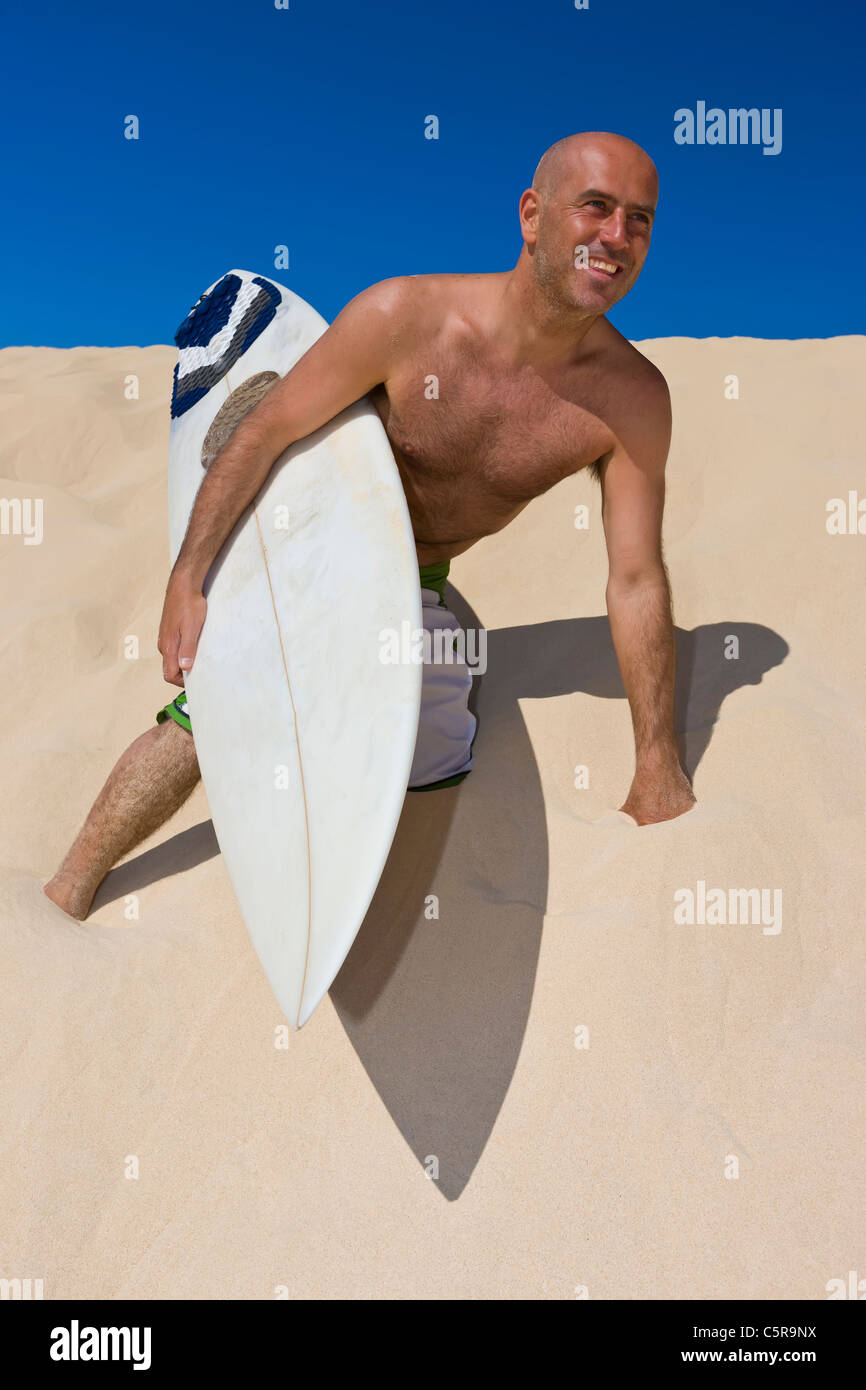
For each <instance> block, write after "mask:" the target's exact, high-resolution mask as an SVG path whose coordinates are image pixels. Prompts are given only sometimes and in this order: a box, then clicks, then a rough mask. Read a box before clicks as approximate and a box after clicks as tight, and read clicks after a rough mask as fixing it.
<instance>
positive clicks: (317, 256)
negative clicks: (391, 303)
mask: <svg viewBox="0 0 866 1390" xmlns="http://www.w3.org/2000/svg"><path fill="white" fill-rule="evenodd" d="M864 29H866V22H864V18H863V9H862V6H860V5H852V4H846V5H842V4H840V3H839V0H823V2H822V3H814V2H813V0H810V2H809V3H807V2H806V0H789V3H783V2H782V0H774V2H771V0H728V3H726V4H709V3H707V4H700V3H695V0H659V3H652V0H642V2H641V0H589V8H588V9H587V10H584V11H578V10H576V9H575V8H574V0H524V2H523V3H517V0H501V2H500V3H496V0H435V3H432V4H426V3H416V2H415V0H370V3H366V4H362V3H358V0H291V7H290V9H289V10H288V11H281V10H276V9H275V8H274V6H273V0H233V2H232V3H229V2H228V0H208V3H204V0H194V3H183V0H180V2H179V3H172V2H171V0H145V3H143V4H139V5H125V4H118V3H116V0H113V3H106V0H91V2H90V3H88V0H82V3H81V4H75V5H73V4H69V3H58V0H46V3H40V4H34V5H31V6H27V7H24V6H20V7H17V9H16V10H15V11H14V12H7V15H6V18H5V19H4V24H3V47H4V48H5V55H4V60H3V62H4V67H5V69H6V71H5V72H4V74H3V80H2V83H0V119H2V128H3V132H4V154H3V172H2V189H3V199H4V202H5V203H6V207H5V210H4V212H3V216H2V221H0V243H2V246H3V253H4V259H5V264H6V275H5V276H4V287H3V305H2V327H0V344H2V345H7V344H50V345H54V346H57V347H68V346H72V345H75V344H100V345H105V346H114V345H119V344H129V343H139V344H147V343H154V342H159V343H166V342H171V340H172V338H173V335H174V330H175V328H176V327H177V325H178V323H179V322H180V320H181V319H182V318H183V316H184V314H185V313H186V311H187V309H188V308H189V306H190V305H191V304H192V303H193V301H194V300H195V299H196V298H197V297H198V295H199V294H200V292H201V291H202V290H203V289H204V288H205V287H206V286H207V285H209V284H210V283H211V282H212V281H214V280H215V279H217V277H218V276H219V275H221V274H222V273H223V272H224V271H226V270H228V269H230V268H231V267H232V266H239V267H242V268H245V269H250V270H257V271H261V272H263V273H264V274H270V275H272V276H273V277H274V278H275V279H277V280H283V281H285V282H286V283H288V284H289V285H290V286H291V287H292V288H293V289H294V290H296V291H297V293H299V294H301V295H303V297H304V298H306V299H308V300H310V301H311V302H312V303H313V304H314V305H315V306H316V308H318V309H319V310H320V312H321V313H323V314H324V315H325V316H326V317H327V318H329V319H330V318H333V316H334V315H335V314H336V313H337V312H338V310H339V309H340V308H341V306H342V305H343V304H344V303H345V302H346V300H347V299H349V298H351V296H352V295H353V294H356V293H357V292H358V291H359V290H361V289H363V288H364V286H366V285H368V284H372V283H373V282H374V281H376V280H381V279H384V278H385V277H386V276H389V275H396V274H403V273H413V274H423V273H425V272H431V271H478V270H503V269H506V268H508V267H509V266H511V265H512V264H513V263H514V261H515V260H516V258H517V255H518V252H519V249H520V237H519V231H518V225H517V213H516V205H517V200H518V197H519V195H520V193H521V191H522V190H523V188H524V187H526V185H527V184H528V183H529V181H530V179H531V175H532V170H533V168H534V166H535V163H536V161H537V160H538V158H539V156H540V154H541V153H542V151H543V150H544V149H545V148H546V147H547V146H548V145H549V144H551V143H552V142H553V141H554V140H556V139H559V138H560V137H561V136H563V135H567V134H570V133H571V132H573V131H576V130H585V129H607V130H614V131H619V132H621V133H623V134H626V135H629V136H631V137H632V138H633V139H635V140H637V141H638V142H639V143H640V144H642V145H644V147H645V148H646V149H647V150H648V151H649V153H650V154H651V155H652V156H653V158H654V159H655V161H656V163H657V164H658V166H659V170H660V173H661V201H660V205H659V215H658V220H657V223H656V229H655V233H654V239H653V245H652V248H651V250H650V255H649V259H648V261H647V265H646V267H645V269H644V272H643V276H642V278H641V280H640V281H639V283H638V285H637V287H636V288H635V289H634V290H633V291H632V293H631V295H629V296H628V297H627V298H626V299H625V300H624V301H623V302H622V304H621V305H619V306H618V307H617V308H616V309H615V310H614V311H613V313H612V314H611V319H612V321H613V322H614V323H615V324H616V325H617V327H618V328H620V330H621V331H622V332H624V333H625V334H626V335H627V336H628V337H630V338H633V339H639V338H648V337H663V336H667V335H669V334H688V335H692V336H695V337H710V336H716V335H718V336H722V337H725V336H729V335H732V334H744V335H750V336H756V337H771V338H772V337H778V338H802V337H828V336H831V335H834V334H839V333H856V332H862V331H863V330H864V323H866V317H864V293H863V275H862V268H861V261H862V256H863V250H862V243H863V228H864V218H866V206H864V201H866V200H864V188H863V172H862V171H863V167H864V157H863V150H862V131H863V114H862V112H863V48H864V44H863V40H864ZM701 100H702V101H705V102H706V103H707V106H708V107H711V106H718V107H720V108H722V109H724V110H727V109H728V108H730V107H740V106H745V107H758V108H768V109H771V110H772V109H775V108H777V107H780V108H782V111H783V126H782V132H783V144H782V151H781V153H780V154H778V155H775V156H773V155H764V154H763V153H762V150H761V148H760V146H752V145H747V146H739V145H733V146H729V145H724V146H721V145H719V146H712V147H711V146H709V145H703V146H700V145H691V146H689V145H677V144H676V143H675V142H674V138H673V132H674V112H675V111H676V110H677V108H680V107H690V108H691V109H692V110H694V109H695V107H696V103H697V102H698V101H701ZM129 114H135V115H136V116H138V117H139V120H140V123H141V138H140V139H139V140H138V141H129V140H126V139H124V138H123V119H124V117H125V116H127V115H129ZM430 114H435V115H437V116H438V117H439V121H440V138H439V139H438V141H431V140H426V139H425V138H424V118H425V116H428V115H430ZM280 243H285V244H287V245H288V247H289V253H290V268H289V270H288V271H278V270H275V269H274V259H273V257H274V250H273V248H274V247H275V246H276V245H277V244H280Z"/></svg>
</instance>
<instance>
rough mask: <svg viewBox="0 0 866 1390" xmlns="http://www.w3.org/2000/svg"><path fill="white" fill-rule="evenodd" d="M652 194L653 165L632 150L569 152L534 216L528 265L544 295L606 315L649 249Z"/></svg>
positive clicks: (630, 282)
mask: <svg viewBox="0 0 866 1390" xmlns="http://www.w3.org/2000/svg"><path fill="white" fill-rule="evenodd" d="M657 196H658V180H657V177H656V173H655V169H654V168H653V166H652V164H651V162H650V160H649V159H648V158H647V156H646V155H645V154H643V152H642V151H640V150H638V149H637V148H634V149H633V148H632V147H631V146H630V145H625V144H623V145H616V146H615V147H613V148H612V149H607V148H603V147H602V148H592V149H587V150H583V151H581V152H580V153H578V154H575V155H573V156H572V157H571V159H570V160H569V162H568V164H567V166H566V167H565V169H564V170H563V171H562V174H561V177H560V178H558V180H557V184H556V187H555V188H553V189H552V190H550V191H549V192H548V194H547V196H546V197H545V196H542V197H541V199H540V204H539V208H538V214H537V217H536V219H535V244H534V251H533V266H534V270H535V275H536V278H537V280H538V283H539V286H540V287H541V289H542V291H543V293H544V295H545V297H546V298H547V300H548V301H549V302H551V303H553V304H555V305H556V306H557V307H561V308H563V309H566V310H567V309H573V308H576V309H582V310H584V311H586V312H589V313H593V314H605V313H607V311H608V310H609V309H610V308H611V307H612V306H613V305H614V304H616V303H617V301H618V300H620V299H622V297H623V295H625V294H628V291H629V290H630V289H631V287H632V285H633V284H634V283H635V281H636V280H637V278H638V276H639V275H640V272H641V268H642V266H643V263H644V260H645V259H646V254H647V251H648V250H649V243H650V234H651V231H652V223H653V215H654V210H655V205H656V199H657ZM581 248H582V249H581ZM587 261H588V264H587V263H586V262H587Z"/></svg>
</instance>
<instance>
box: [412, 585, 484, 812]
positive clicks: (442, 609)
mask: <svg viewBox="0 0 866 1390" xmlns="http://www.w3.org/2000/svg"><path fill="white" fill-rule="evenodd" d="M421 619H422V622H423V625H424V631H425V632H428V633H429V634H430V637H431V641H430V643H429V653H425V655H428V656H429V659H428V660H425V662H424V674H423V677H422V681H421V718H420V720H419V722H418V738H417V741H416V743H415V756H414V758H413V759H412V771H411V773H410V774H409V791H433V789H434V788H437V787H451V786H455V785H456V784H457V783H458V782H462V781H463V778H464V777H466V776H467V775H468V773H469V772H471V770H472V752H471V749H472V740H473V739H474V737H475V724H476V720H475V715H474V714H473V713H472V712H471V710H470V709H469V704H468V701H469V692H470V690H471V689H472V675H471V673H470V671H469V667H468V666H467V665H466V662H465V661H464V660H463V659H462V658H460V659H456V654H455V660H453V661H437V660H436V657H437V653H438V652H439V651H441V649H442V648H443V647H444V646H445V645H446V643H447V634H448V633H457V632H459V631H460V624H459V623H458V621H457V619H456V618H455V616H454V614H453V613H452V612H451V610H450V609H449V607H448V605H447V604H446V602H445V600H444V598H441V597H440V595H439V593H438V591H437V590H436V589H423V588H422V590H421ZM437 631H439V632H441V633H443V637H444V640H442V639H440V640H439V641H438V642H437V641H436V640H434V639H435V634H436V632H437ZM448 645H450V646H453V639H452V642H451V643H450V644H448Z"/></svg>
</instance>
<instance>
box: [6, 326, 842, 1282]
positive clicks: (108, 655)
mask: <svg viewBox="0 0 866 1390" xmlns="http://www.w3.org/2000/svg"><path fill="white" fill-rule="evenodd" d="M643 347H644V350H645V351H646V352H647V353H648V355H649V356H650V357H651V358H652V359H653V360H654V361H656V362H657V363H658V364H659V366H660V367H661V368H662V369H663V370H664V371H665V373H666V374H667V376H668V379H669V381H670V384H671V388H672V391H673V395H674V402H675V416H676V434H675V439H674V445H673V450H672V457H671V464H670V484H669V506H668V513H667V523H666V541H667V556H668V562H669V566H670V570H671V575H672V580H673V583H674V588H675V596H676V617H677V623H678V627H679V631H680V651H681V661H682V677H683V679H682V684H683V687H684V688H685V687H688V688H689V690H690V695H689V700H688V705H687V707H686V711H685V713H686V719H685V723H686V727H687V750H688V760H689V765H690V767H691V768H692V769H693V770H695V788H696V791H697V794H698V797H699V806H698V808H697V809H696V810H695V811H693V812H692V813H690V814H689V815H688V816H686V817H684V818H682V819H681V820H678V821H675V822H672V823H670V824H666V825H661V826H655V827H650V828H646V829H642V830H638V829H637V828H636V827H635V826H634V825H633V823H632V822H631V821H629V820H628V819H627V818H625V817H622V816H620V815H617V814H616V813H615V812H614V811H612V810H611V808H614V807H616V806H617V805H618V804H619V802H621V801H622V800H623V798H624V796H625V793H626V791H627V788H628V784H629V780H630V775H631V766H632V745H631V737H630V726H629V720H628V712H627V707H626V704H625V701H624V699H623V696H622V690H621V687H620V685H619V682H618V678H617V673H616V667H615V663H614V659H613V654H612V651H611V647H610V640H609V636H608V633H607V627H606V620H605V619H604V617H603V614H604V585H605V576H606V564H605V551H604V543H603V536H602V532H601V527H600V519H599V505H598V495H597V491H596V490H595V489H594V488H593V486H592V484H591V483H590V481H589V480H588V479H587V478H585V477H578V478H573V479H569V480H567V481H566V482H564V483H563V484H561V485H560V486H558V487H557V488H555V489H553V490H552V491H551V492H550V493H548V494H547V495H546V496H544V497H543V498H541V499H539V500H538V501H536V502H535V503H534V504H533V505H532V506H531V507H530V508H529V509H528V510H527V511H526V512H524V513H523V514H522V515H521V516H520V517H519V518H518V520H517V521H516V522H515V523H514V524H513V525H512V526H511V527H510V528H508V529H507V530H506V531H505V532H503V533H501V534H500V535H498V536H495V537H492V538H491V539H489V540H487V541H485V542H484V543H482V544H481V545H479V546H478V547H477V548H476V549H475V550H473V551H471V552H470V553H468V554H467V555H465V556H462V557H461V558H460V559H458V560H457V561H456V562H455V564H454V566H453V570H452V574H453V578H454V580H455V584H456V587H457V588H458V589H459V591H460V593H461V595H462V597H463V600H464V605H463V607H462V608H459V610H458V611H460V613H461V615H463V616H464V618H465V619H466V620H467V621H469V620H470V609H471V610H472V611H474V613H475V614H476V615H477V618H478V620H480V621H481V622H482V623H483V624H485V626H486V627H487V628H488V629H489V634H490V635H489V670H488V673H487V675H486V676H485V677H484V680H483V683H482V684H481V686H480V689H479V690H478V692H477V702H478V703H477V709H478V714H479V717H480V721H481V722H480V729H479V734H478V740H477V744H476V770H475V771H474V773H473V774H472V776H471V777H470V778H469V779H468V781H467V782H466V783H465V785H464V786H462V787H461V788H459V789H457V790H454V791H447V792H443V793H439V794H436V795H433V794H430V795H426V796H425V795H420V796H415V797H412V798H410V799H409V802H408V804H407V807H406V810H405V813H404V818H403V822H402V824H401V826H400V829H399V832H398V835H397V839H396V841H395V845H394V849H393V851H392V855H391V859H390V861H389V865H388V867H387V869H386V872H385V875H384V877H383V880H382V884H381V886H380V890H379V893H378V895H377V898H376V900H375V902H374V905H373V907H372V909H371V912H370V915H369V917H368V920H367V923H366V924H365V927H364V929H363V931H362V933H361V936H360V937H359V940H358V942H357V944H356V947H355V949H354V951H353V953H352V955H351V957H350V960H349V962H348V964H347V966H346V968H345V969H344V971H343V973H342V975H341V976H340V979H339V981H338V984H337V986H336V987H335V989H334V991H333V995H332V997H331V998H330V999H328V1000H326V1001H325V1002H324V1003H323V1004H322V1006H321V1007H320V1009H319V1010H318V1012H317V1013H316V1015H315V1016H314V1018H313V1019H312V1021H311V1022H310V1023H309V1024H308V1026H307V1027H306V1028H305V1029H304V1031H303V1032H302V1033H300V1034H298V1035H292V1036H291V1038H290V1041H289V1045H288V1048H287V1049H277V1048H276V1047H275V1045H274V1044H275V1036H276V1033H277V1030H278V1029H279V1026H280V1024H281V1022H282V1020H281V1018H280V1015H279V1013H278V1010H277V1008H276V1005H275V1003H274V1000H273V998H272V996H271V993H270V990H269V988H268V985H267V983H266V982H265V979H264V977H263V975H262V972H261V970H260V968H259V965H258V962H257V960H256V957H255V955H254V953H253V950H252V948H251V946H250V944H249V942H248V940H247V937H246V933H245V930H244V928H243V925H242V923H241V921H240V918H239V915H238V911H237V908H236V906H235V902H234V899H233V896H232V893H231V890H230V887H229V884H228V881H227V879H226V875H225V872H224V869H223V865H222V861H221V859H220V857H219V853H218V849H217V845H216V842H215V840H214V836H213V831H212V828H211V826H210V823H209V818H208V808H207V802H206V799H205V796H204V793H203V791H202V790H201V789H199V790H198V791H197V792H196V794H195V795H194V797H193V798H192V800H191V801H190V802H189V803H188V804H187V805H186V807H185V808H184V809H183V811H182V812H181V813H180V814H179V815H178V817H177V818H176V820H175V821H173V822H172V823H171V824H170V825H169V826H168V827H166V828H165V829H164V830H163V831H161V832H160V833H158V834H157V835H155V836H154V837H153V838H152V840H151V841H149V842H148V844H147V845H146V846H144V847H143V848H142V849H141V850H139V851H136V852H135V853H133V854H132V855H130V856H129V858H128V860H127V862H126V863H125V864H124V865H123V866H122V867H121V868H120V869H118V870H117V871H115V872H114V873H112V874H111V875H110V876H109V878H108V879H107V881H106V883H105V884H104V885H103V887H102V889H101V890H100V893H99V895H98V897H97V900H96V903H95V906H94V910H93V912H92V914H91V916H90V918H89V919H88V921H87V922H86V923H85V924H83V925H76V924H74V923H72V922H71V921H70V920H69V919H68V918H66V917H65V916H64V914H63V913H62V912H61V911H60V910H59V909H58V908H56V907H55V906H54V905H53V904H52V903H50V902H48V901H47V900H46V899H45V898H44V896H43V895H42V893H41V888H40V884H41V883H42V882H43V881H44V879H45V878H46V877H47V876H48V875H49V874H50V873H51V872H53V870H54V868H55V867H56V864H57V862H58V860H59V858H60V857H61V856H62V854H63V853H64V852H65V850H66V848H67V846H68V844H69V842H70V840H71V838H72V836H73V834H74V832H75V831H76V830H77V828H78V826H79V824H80V822H81V820H82V818H83V816H84V814H85V812H86V810H87V808H88V806H89V804H90V802H91V800H92V798H93V796H94V795H95V793H96V791H97V790H98V788H99V786H100V785H101V783H102V780H103V778H104V776H105V775H106V773H107V772H108V769H109V767H110V766H111V764H112V763H113V761H114V759H115V758H116V756H117V755H118V754H119V753H120V751H121V750H122V749H123V748H124V747H125V746H126V744H127V743H128V742H129V741H130V740H131V739H132V738H133V737H134V736H135V735H137V734H138V733H139V732H141V731H142V729H144V728H145V727H147V726H148V725H149V723H150V722H151V721H152V720H153V715H154V711H155V710H156V708H157V707H158V706H159V705H160V704H161V703H164V702H165V701H166V700H167V699H168V698H169V696H170V694H171V689H170V688H169V687H167V686H165V685H164V684H163V682H162V679H161V664H160V659H159V657H158V656H157V654H156V650H155V642H156V631H157V625H158V620H159V615H160V611H161V605H162V595H163V590H164V584H165V579H166V574H167V561H168V543H167V534H166V532H167V527H166V515H165V512H166V506H165V500H166V499H165V460H166V444H167V438H168V395H169V390H170V375H171V370H172V365H173V361H174V353H173V350H172V349H170V348H168V347H152V348H148V349H145V350H141V349H137V348H131V349H120V348H118V349H98V348H82V349H77V350H75V351H55V350H50V349H18V348H15V349H7V350H6V351H4V352H2V353H0V385H2V395H0V407H2V420H0V439H2V447H3V459H4V463H3V467H2V474H3V477H2V480H0V490H2V494H3V495H5V496H7V497H9V498H16V497H17V498H25V497H39V498H42V499H44V539H43V541H42V543H41V544H40V545H32V546H27V545H25V544H24V540H23V537H22V536H20V535H18V536H16V535H12V534H10V535H3V536H0V557H2V565H3V575H4V586H3V604H2V614H3V635H2V645H3V663H4V664H3V670H4V681H3V686H2V694H0V698H2V702H3V706H2V724H0V728H2V765H3V774H4V776H3V787H4V795H3V804H2V817H3V825H2V866H0V867H2V879H3V893H2V897H3V904H4V905H3V910H2V936H0V963H2V979H3V983H2V1033H0V1049H2V1056H0V1074H2V1092H3V1094H2V1113H3V1142H2V1160H0V1205H2V1211H3V1220H2V1235H0V1239H2V1247H0V1276H2V1277H4V1278H14V1277H31V1278H42V1279H43V1280H44V1291H45V1297H46V1298H71V1297H79V1296H93V1297H102V1298H120V1297H128V1298H142V1299H144V1298H193V1297H208V1298H233V1299H251V1298H273V1297H274V1296H275V1290H279V1289H282V1290H284V1291H287V1292H288V1294H289V1296H312V1297H324V1298H409V1299H413V1298H470V1299H487V1298H529V1299H568V1298H574V1297H575V1296H576V1290H579V1289H581V1288H585V1289H586V1290H587V1291H588V1295H589V1297H590V1298H593V1299H612V1298H630V1299H654V1298H677V1299H679V1298H710V1297H722V1298H737V1297H747V1298H758V1299H766V1298H775V1297H790V1298H797V1299H822V1298H826V1297H827V1293H826V1291H825V1290H826V1284H827V1281H828V1280H830V1279H833V1278H845V1279H847V1277H848V1272H849V1270H851V1269H858V1270H859V1273H860V1276H861V1277H864V1276H866V1245H864V1241H863V1234H862V1227H858V1211H859V1208H860V1194H861V1192H862V1158H861V1155H860V1153H859V1152H858V1144H857V1139H858V1135H862V1127H863V1109H864V1099H863V1098H864V1095H866V1087H864V1075H863V1073H864V1067H863V1048H862V1026H861V1025H862V1020H861V1017H860V1015H859V1004H858V1000H859V998H860V997H861V996H862V982H863V975H864V970H863V962H864V944H863V942H864V930H863V928H864V922H863V918H864V913H863V903H864V899H866V884H864V875H863V869H862V865H863V859H864V848H863V847H864V843H866V836H864V810H863V802H864V790H866V750H864V737H863V730H864V727H866V724H864V695H863V680H862V676H863V652H864V643H866V618H864V607H863V587H862V580H863V571H864V557H866V536H850V535H849V536H831V535H828V533H827V530H826V526H825V506H826V503H827V501H828V500H829V499H830V498H833V497H842V498H846V499H847V496H848V492H849V490H851V489H854V488H857V487H858V486H860V487H862V488H864V489H866V483H864V473H863V464H862V457H863V444H862V439H861V438H860V437H859V435H858V433H857V432H856V425H855V419H856V417H857V416H859V414H860V403H861V397H862V390H863V387H862V382H863V376H864V368H866V340H864V339H862V338H840V339H834V340H830V341H815V342H759V341H752V340H748V339H736V338H735V339H729V340H719V339H709V340H706V341H697V342H696V341H689V340H684V339H673V340H665V341H653V342H650V343H646V344H644V345H643ZM129 374H134V375H135V376H137V377H138V378H139V380H140V399H139V400H137V401H136V400H126V399H125V398H124V380H125V378H126V377H127V376H128V375H129ZM729 374H735V375H736V376H737V377H738V378H739V391H740V395H739V399H738V400H727V399H725V396H724V380H725V377H726V376H728V375H729ZM581 503H587V504H588V506H589V513H590V524H589V529H588V530H576V529H575V527H574V524H573V523H574V509H575V507H576V506H578V505H579V504H581ZM455 602H457V600H455ZM731 635H734V636H738V637H739V640H740V647H739V659H738V660H728V659H726V657H725V644H726V640H727V639H728V638H729V637H730V636H731ZM130 636H133V637H137V638H138V641H139V643H140V657H139V658H138V659H137V660H135V659H127V657H126V656H125V654H124V643H125V641H126V639H127V638H129V637H130ZM580 764H584V765H586V766H587V767H588V769H589V783H590V784H589V788H588V789H577V788H575V786H574V769H575V767H576V766H577V765H580ZM699 880H703V881H704V882H706V884H707V886H708V888H713V887H722V888H725V889H729V888H752V887H757V888H764V889H768V890H772V889H777V888H778V889H781V890H782V894H783V918H782V927H781V931H779V932H778V933H776V934H773V933H772V932H769V933H765V932H764V930H763V928H762V926H761V925H760V924H754V925H753V924H737V925H727V926H721V925H692V926H688V925H683V924H677V923H676V922H675V921H674V893H675V892H676V891H677V890H678V889H680V888H691V889H696V886H697V883H698V881H699ZM429 894H435V895H437V897H438V903H439V917H438V920H428V919H427V918H425V915H424V905H425V899H426V898H427V895H429ZM136 907H137V912H138V916H137V917H135V916H134V915H133V914H134V912H135V911H136ZM582 1027H583V1028H586V1029H588V1030H589V1033H588V1037H589V1046H588V1047H576V1046H575V1040H576V1038H577V1041H581V1039H582V1036H583V1035H581V1034H577V1035H576V1033H575V1030H576V1029H579V1028H582ZM428 1156H435V1157H436V1158H438V1163H439V1177H438V1179H437V1180H431V1179H429V1178H428V1177H427V1176H426V1175H425V1160H427V1159H428ZM133 1160H137V1164H138V1176H137V1177H135V1176H132V1177H130V1176H126V1174H127V1172H131V1171H134V1170H133ZM735 1161H736V1162H735ZM427 1167H428V1168H432V1164H430V1163H428V1164H427ZM737 1167H738V1176H733V1173H734V1171H735V1168H737Z"/></svg>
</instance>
